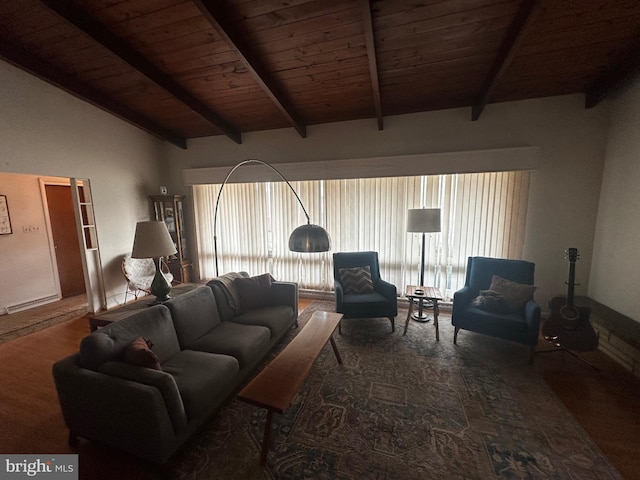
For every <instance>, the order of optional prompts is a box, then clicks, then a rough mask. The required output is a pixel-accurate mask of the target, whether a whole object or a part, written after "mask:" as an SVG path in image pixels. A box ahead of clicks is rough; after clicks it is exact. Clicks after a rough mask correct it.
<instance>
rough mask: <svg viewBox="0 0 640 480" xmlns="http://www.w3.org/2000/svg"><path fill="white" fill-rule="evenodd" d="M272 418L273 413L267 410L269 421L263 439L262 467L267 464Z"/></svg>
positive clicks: (266, 423) (265, 426)
mask: <svg viewBox="0 0 640 480" xmlns="http://www.w3.org/2000/svg"><path fill="white" fill-rule="evenodd" d="M271 417H273V412H272V411H271V410H267V420H266V421H265V424H264V436H263V437H262V451H261V452H260V465H264V464H266V463H267V453H269V437H270V436H271Z"/></svg>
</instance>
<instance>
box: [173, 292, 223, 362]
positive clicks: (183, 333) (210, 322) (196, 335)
mask: <svg viewBox="0 0 640 480" xmlns="http://www.w3.org/2000/svg"><path fill="white" fill-rule="evenodd" d="M164 304H165V305H166V306H167V307H168V308H169V311H170V312H171V317H172V318H173V325H174V327H175V329H176V333H177V335H178V342H180V347H181V348H182V350H186V349H191V347H192V346H193V345H194V344H195V343H196V341H197V340H199V339H200V338H201V337H202V336H204V335H205V334H206V333H208V332H210V331H211V330H212V329H213V328H215V327H216V326H217V325H219V324H220V314H219V313H218V306H217V304H216V299H215V298H214V296H213V292H212V291H211V289H210V288H209V287H207V286H204V285H203V286H201V287H198V288H195V289H194V290H191V291H190V292H187V293H183V294H182V295H180V296H179V297H175V298H172V299H171V300H169V301H167V302H165V303H164Z"/></svg>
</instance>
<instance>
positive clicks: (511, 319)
mask: <svg viewBox="0 0 640 480" xmlns="http://www.w3.org/2000/svg"><path fill="white" fill-rule="evenodd" d="M465 318H466V320H465V323H474V324H475V323H477V325H478V328H474V329H473V330H474V331H476V332H482V331H483V330H486V331H488V332H490V331H495V330H502V329H506V330H507V331H518V332H525V331H526V330H527V328H528V326H527V321H526V319H525V318H524V317H523V316H522V314H520V313H502V314H500V313H493V312H487V311H486V310H483V309H481V308H475V307H470V308H467V309H466V311H465Z"/></svg>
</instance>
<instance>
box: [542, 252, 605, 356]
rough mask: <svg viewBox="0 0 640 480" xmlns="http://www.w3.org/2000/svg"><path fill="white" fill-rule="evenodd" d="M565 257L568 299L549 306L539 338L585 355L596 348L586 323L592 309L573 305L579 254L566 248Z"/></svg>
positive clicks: (560, 299)
mask: <svg viewBox="0 0 640 480" xmlns="http://www.w3.org/2000/svg"><path fill="white" fill-rule="evenodd" d="M565 254H566V257H567V258H568V260H569V280H568V282H567V285H568V288H567V296H566V297H554V298H553V299H551V301H550V302H549V307H550V309H551V313H550V314H549V318H548V319H547V320H546V322H545V323H544V326H543V327H542V334H543V336H544V338H545V339H546V340H547V341H549V342H551V343H553V344H555V345H557V346H559V347H562V348H566V349H567V350H576V351H580V352H588V351H590V350H594V349H595V348H597V346H598V334H597V333H596V331H595V330H594V329H593V326H592V325H591V322H590V321H589V316H590V315H591V309H589V308H588V307H582V306H577V305H576V304H575V303H574V292H575V285H576V283H575V277H576V261H577V260H578V258H579V257H580V254H579V253H578V249H577V248H568V249H567V250H566V251H565Z"/></svg>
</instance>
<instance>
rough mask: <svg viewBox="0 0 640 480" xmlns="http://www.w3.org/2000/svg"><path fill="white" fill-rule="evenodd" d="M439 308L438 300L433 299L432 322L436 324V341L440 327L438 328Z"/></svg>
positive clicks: (438, 339) (438, 337)
mask: <svg viewBox="0 0 640 480" xmlns="http://www.w3.org/2000/svg"><path fill="white" fill-rule="evenodd" d="M439 313H440V309H439V308H438V300H437V299H433V324H434V325H435V326H436V342H439V341H440V329H439V328H438V314H439Z"/></svg>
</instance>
